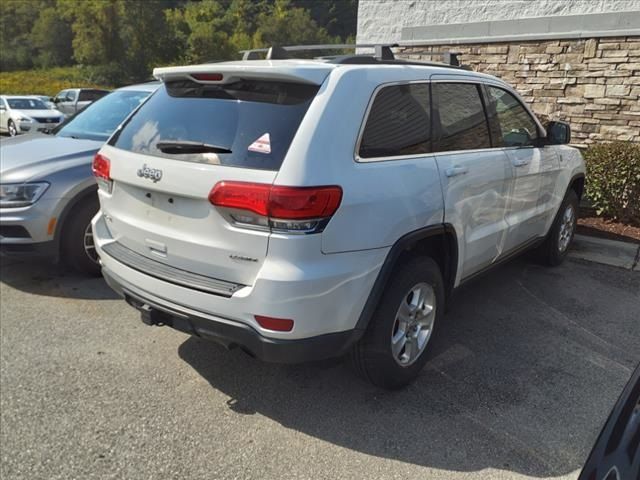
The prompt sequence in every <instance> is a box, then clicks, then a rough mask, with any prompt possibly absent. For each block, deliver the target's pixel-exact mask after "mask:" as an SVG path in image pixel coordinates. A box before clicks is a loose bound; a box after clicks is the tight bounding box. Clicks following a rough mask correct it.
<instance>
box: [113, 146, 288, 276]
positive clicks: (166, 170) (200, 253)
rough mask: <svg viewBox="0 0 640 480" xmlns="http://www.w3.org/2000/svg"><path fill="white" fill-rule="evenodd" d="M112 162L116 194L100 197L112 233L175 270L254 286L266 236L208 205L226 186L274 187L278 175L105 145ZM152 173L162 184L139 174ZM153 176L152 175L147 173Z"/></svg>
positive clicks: (120, 240)
mask: <svg viewBox="0 0 640 480" xmlns="http://www.w3.org/2000/svg"><path fill="white" fill-rule="evenodd" d="M101 153H102V154H104V155H105V156H106V157H107V158H109V159H110V160H111V172H110V173H111V178H112V180H113V191H112V194H111V195H102V196H101V203H102V211H103V212H104V214H105V215H106V216H107V218H109V219H110V221H109V224H108V226H109V230H110V231H111V234H112V236H113V237H114V238H115V239H116V240H117V241H118V242H119V243H120V244H122V245H123V246H125V247H127V248H129V249H131V250H133V251H134V252H136V253H138V254H141V255H144V256H147V257H150V258H152V259H154V260H156V261H159V262H161V263H165V264H167V265H170V266H172V267H175V268H178V269H181V270H186V271H188V272H193V273H198V274H201V275H205V276H209V277H212V278H218V279H222V280H226V281H229V282H235V283H240V284H243V285H251V284H252V283H253V280H254V278H255V276H256V275H257V273H258V270H259V269H260V266H261V265H262V262H263V261H264V258H265V256H266V254H267V244H268V236H269V233H268V232H264V231H255V230H247V229H239V228H236V227H233V226H232V225H231V224H230V223H229V222H227V221H226V220H225V219H224V218H223V217H222V215H221V214H220V212H218V211H217V210H216V209H215V208H213V207H212V205H211V203H210V202H209V200H208V196H209V192H210V191H211V189H212V187H213V186H214V185H215V184H216V183H217V182H219V181H222V180H233V179H242V180H243V181H254V182H261V183H273V180H274V179H275V176H276V173H277V172H275V171H268V170H250V169H238V168H233V167H225V166H221V165H206V164H198V163H192V162H179V161H175V160H171V159H168V158H160V157H149V156H148V155H142V154H139V153H133V152H128V151H125V150H119V149H116V148H114V147H111V146H108V145H107V146H105V147H103V149H102V151H101ZM143 168H147V169H153V170H155V171H161V172H162V178H161V179H160V180H159V181H157V182H154V181H153V178H148V177H144V176H140V175H138V172H139V171H140V169H143ZM148 171H151V170H148Z"/></svg>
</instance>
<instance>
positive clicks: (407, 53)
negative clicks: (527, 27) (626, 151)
mask: <svg viewBox="0 0 640 480" xmlns="http://www.w3.org/2000/svg"><path fill="white" fill-rule="evenodd" d="M444 51H451V52H459V53H460V55H459V59H460V61H461V63H462V64H463V65H468V66H470V67H471V68H472V69H473V70H474V71H477V72H483V73H488V74H491V75H495V76H497V77H500V78H502V79H503V80H505V81H506V82H508V83H509V84H511V85H512V86H513V87H515V88H516V89H517V90H518V91H519V92H520V94H521V95H522V96H523V98H524V99H525V101H527V102H528V103H529V104H530V105H531V107H532V109H533V110H534V111H535V112H536V114H538V115H540V116H541V117H543V118H548V119H552V120H564V121H567V122H569V123H570V124H571V129H572V135H573V139H572V143H575V144H579V145H588V144H591V143H594V142H599V141H610V140H631V141H635V142H640V37H607V38H600V39H598V38H591V39H578V40H550V41H546V40H545V41H531V42H522V41H521V42H510V43H484V44H474V45H437V46H425V47H419V46H416V47H406V48H404V47H403V48H400V49H399V50H398V52H397V54H396V56H397V57H400V58H411V59H416V60H426V61H429V60H431V61H442V52H444Z"/></svg>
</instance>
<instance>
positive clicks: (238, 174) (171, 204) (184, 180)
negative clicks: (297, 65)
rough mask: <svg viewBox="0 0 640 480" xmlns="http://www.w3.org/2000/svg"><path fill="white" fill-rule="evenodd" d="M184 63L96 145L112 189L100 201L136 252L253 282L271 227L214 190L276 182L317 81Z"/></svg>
mask: <svg viewBox="0 0 640 480" xmlns="http://www.w3.org/2000/svg"><path fill="white" fill-rule="evenodd" d="M183 73H184V72H181V74H176V73H175V72H174V74H172V75H171V76H170V78H168V77H167V78H165V80H166V82H167V83H166V84H165V85H163V86H162V87H161V88H160V89H159V90H158V91H157V92H156V93H155V94H154V95H153V96H152V97H151V98H150V99H149V101H147V103H145V104H144V105H143V106H142V107H141V108H140V110H139V111H138V112H137V113H136V114H135V115H133V116H132V117H131V118H130V119H129V120H128V121H127V122H126V123H125V125H124V126H123V127H122V128H121V129H120V130H119V131H118V132H117V133H116V134H115V135H114V137H112V139H111V140H110V141H109V144H108V145H106V146H104V147H103V149H102V150H101V151H100V154H101V155H103V156H104V157H105V158H107V159H108V163H109V165H110V167H109V176H110V182H111V186H110V187H109V188H111V192H110V193H109V192H108V189H107V190H105V189H104V188H102V187H101V194H100V199H101V208H102V211H103V212H104V214H105V216H106V218H107V220H108V223H107V224H108V227H109V230H110V232H111V234H112V236H113V237H114V239H115V240H116V241H117V242H118V243H119V244H120V245H121V246H123V247H125V248H127V249H129V250H130V251H131V252H132V254H133V255H136V254H137V255H140V256H144V257H145V258H149V259H152V260H154V261H156V262H160V263H161V264H164V265H167V266H169V267H172V268H175V269H179V270H181V271H186V272H191V273H195V274H199V275H203V276H206V277H210V278H214V279H219V280H223V281H227V282H234V283H239V284H243V285H252V284H253V282H254V280H255V278H256V276H257V274H258V272H259V270H260V268H261V266H262V264H263V262H264V259H265V256H266V254H267V247H268V240H269V230H268V229H266V230H265V229H259V228H245V227H238V226H235V225H233V224H232V222H230V221H229V220H228V218H226V217H225V216H224V215H223V213H222V212H221V211H220V210H219V209H217V208H216V207H214V206H213V205H212V204H211V202H210V200H209V194H210V192H211V190H212V188H213V187H214V186H215V185H216V184H217V183H218V182H222V181H225V182H234V181H235V182H253V183H258V184H268V185H270V184H272V183H273V182H274V180H275V178H276V175H277V173H278V169H279V168H280V165H281V163H282V160H283V159H284V156H285V155H286V153H287V150H288V148H289V145H290V143H291V140H292V139H293V137H294V136H295V133H296V131H297V129H298V126H299V125H300V122H301V121H302V118H303V117H304V115H305V114H306V111H307V109H308V107H309V105H310V103H311V101H312V100H313V99H314V98H315V95H316V93H317V91H318V85H315V84H313V83H312V82H311V81H310V80H309V79H308V78H299V79H298V81H296V82H294V81H293V79H292V78H288V79H287V81H284V79H283V78H277V79H272V78H270V79H269V80H264V81H263V80H260V79H256V78H255V72H254V74H252V75H249V77H250V79H245V78H243V77H242V76H241V74H242V72H236V73H234V74H233V76H231V75H229V74H228V72H226V71H225V73H224V74H223V75H219V77H222V78H223V79H224V80H222V81H209V80H205V81H200V80H198V79H197V78H194V77H195V75H196V74H193V75H194V76H192V75H191V74H183ZM244 73H246V72H244ZM316 73H317V72H316ZM287 75H288V74H287ZM314 75H315V73H314ZM325 76H326V72H325ZM159 77H160V78H163V76H162V75H159ZM207 78H218V77H207ZM167 144H171V145H173V146H170V147H167ZM176 145H177V146H176ZM194 145H195V147H194ZM194 148H195V150H194ZM142 263H144V262H142ZM160 271H162V269H160Z"/></svg>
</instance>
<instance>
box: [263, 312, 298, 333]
mask: <svg viewBox="0 0 640 480" xmlns="http://www.w3.org/2000/svg"><path fill="white" fill-rule="evenodd" d="M254 316H255V319H256V321H257V322H258V324H259V325H260V326H261V327H262V328H266V329H267V330H275V331H277V332H290V331H291V330H293V320H289V319H288V318H272V317H263V316H262V315H254Z"/></svg>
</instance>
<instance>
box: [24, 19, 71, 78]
mask: <svg viewBox="0 0 640 480" xmlns="http://www.w3.org/2000/svg"><path fill="white" fill-rule="evenodd" d="M31 40H32V43H33V47H34V48H35V50H36V51H37V52H38V54H37V57H36V61H35V63H36V65H37V66H40V67H44V68H47V67H58V66H62V65H69V64H70V63H71V59H72V57H73V48H72V46H71V42H72V40H73V34H72V32H71V25H70V23H69V22H68V21H67V20H66V19H64V18H63V16H62V15H61V14H60V12H59V11H58V10H57V9H56V8H54V7H47V8H45V9H43V10H41V11H40V15H39V16H38V18H37V20H36V21H35V23H34V25H33V28H32V29H31Z"/></svg>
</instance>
